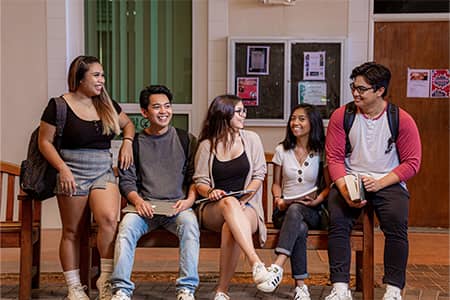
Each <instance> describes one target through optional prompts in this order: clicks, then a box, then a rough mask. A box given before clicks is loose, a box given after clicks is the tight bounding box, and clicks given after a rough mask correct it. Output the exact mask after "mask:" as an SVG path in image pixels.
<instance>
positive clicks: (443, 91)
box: [430, 69, 450, 98]
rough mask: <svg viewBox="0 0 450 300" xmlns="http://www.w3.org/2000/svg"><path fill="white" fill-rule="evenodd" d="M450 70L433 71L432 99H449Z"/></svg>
mask: <svg viewBox="0 0 450 300" xmlns="http://www.w3.org/2000/svg"><path fill="white" fill-rule="evenodd" d="M449 80H450V70H449V69H436V70H431V89H430V92H431V93H430V94H431V95H430V97H431V98H448V97H449V95H450V84H449Z"/></svg>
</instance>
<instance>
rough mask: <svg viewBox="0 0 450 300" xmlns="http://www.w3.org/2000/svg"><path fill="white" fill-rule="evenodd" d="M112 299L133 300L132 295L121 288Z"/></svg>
mask: <svg viewBox="0 0 450 300" xmlns="http://www.w3.org/2000/svg"><path fill="white" fill-rule="evenodd" d="M111 300H131V297H130V296H128V295H127V294H125V293H124V292H122V291H121V290H118V291H117V292H115V293H114V295H113V296H112V298H111Z"/></svg>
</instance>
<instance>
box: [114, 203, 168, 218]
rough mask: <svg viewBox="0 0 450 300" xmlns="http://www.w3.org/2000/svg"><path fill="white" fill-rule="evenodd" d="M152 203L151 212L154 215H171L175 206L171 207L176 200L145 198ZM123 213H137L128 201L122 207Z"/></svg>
mask: <svg viewBox="0 0 450 300" xmlns="http://www.w3.org/2000/svg"><path fill="white" fill-rule="evenodd" d="M145 201H148V202H150V203H151V204H152V208H153V214H154V215H162V216H167V217H172V216H173V215H175V208H174V207H173V206H174V205H175V203H176V201H169V200H145ZM122 212H123V213H137V211H136V207H135V206H134V205H133V204H131V203H128V205H127V206H125V207H124V208H123V209H122Z"/></svg>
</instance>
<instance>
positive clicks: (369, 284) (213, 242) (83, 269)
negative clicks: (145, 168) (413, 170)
mask: <svg viewBox="0 0 450 300" xmlns="http://www.w3.org/2000/svg"><path fill="white" fill-rule="evenodd" d="M266 161H267V167H268V173H267V174H268V175H267V176H266V179H265V180H264V182H263V186H262V188H263V207H264V218H265V222H266V226H267V241H266V243H265V244H264V246H263V247H262V249H274V248H275V247H276V245H277V241H278V232H279V231H278V230H277V229H275V228H274V227H273V224H272V221H271V220H270V214H269V212H270V211H271V207H272V196H271V184H270V177H271V170H272V168H273V164H272V162H271V161H272V155H271V154H266ZM122 204H123V205H124V204H126V200H124V199H122ZM86 221H87V222H90V220H86ZM361 221H362V222H361V223H362V224H360V225H357V226H355V228H354V230H353V231H352V234H351V248H352V250H353V251H355V252H356V289H357V290H358V291H362V293H363V299H364V300H373V297H374V263H373V211H372V209H371V208H370V207H367V208H365V209H364V210H363V214H362V216H361ZM96 235H97V228H96V226H95V224H93V225H92V226H91V227H90V231H89V232H88V233H87V234H86V237H89V238H86V240H85V242H83V243H82V244H84V245H85V246H84V247H83V248H82V253H81V256H80V257H81V259H82V261H81V265H80V273H81V281H82V283H83V284H85V285H87V286H88V288H90V287H91V286H92V287H94V286H95V281H96V278H98V275H99V263H100V259H99V254H98V251H97V249H96ZM178 244H179V243H178V238H177V237H176V236H175V235H172V234H167V231H166V230H164V229H157V230H154V231H152V232H150V233H148V234H146V235H144V236H142V237H141V239H140V240H139V242H138V245H137V247H144V248H151V247H156V248H173V247H178ZM254 245H255V247H256V248H259V249H260V248H261V247H259V242H258V238H257V235H256V234H255V236H254ZM200 247H201V248H220V233H215V232H211V231H209V230H205V229H201V232H200ZM327 247H328V231H326V230H310V231H309V232H308V250H327ZM200 259H201V258H200ZM88 291H89V290H88Z"/></svg>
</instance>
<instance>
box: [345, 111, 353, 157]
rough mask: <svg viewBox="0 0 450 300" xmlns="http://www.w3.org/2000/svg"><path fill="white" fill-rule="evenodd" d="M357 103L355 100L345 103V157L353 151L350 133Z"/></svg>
mask: <svg viewBox="0 0 450 300" xmlns="http://www.w3.org/2000/svg"><path fill="white" fill-rule="evenodd" d="M355 115H356V105H355V102H349V103H347V104H346V105H345V113H344V131H345V157H349V156H350V154H351V153H352V145H351V144H350V139H349V137H348V136H349V133H350V129H351V128H352V125H353V122H354V121H355Z"/></svg>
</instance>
